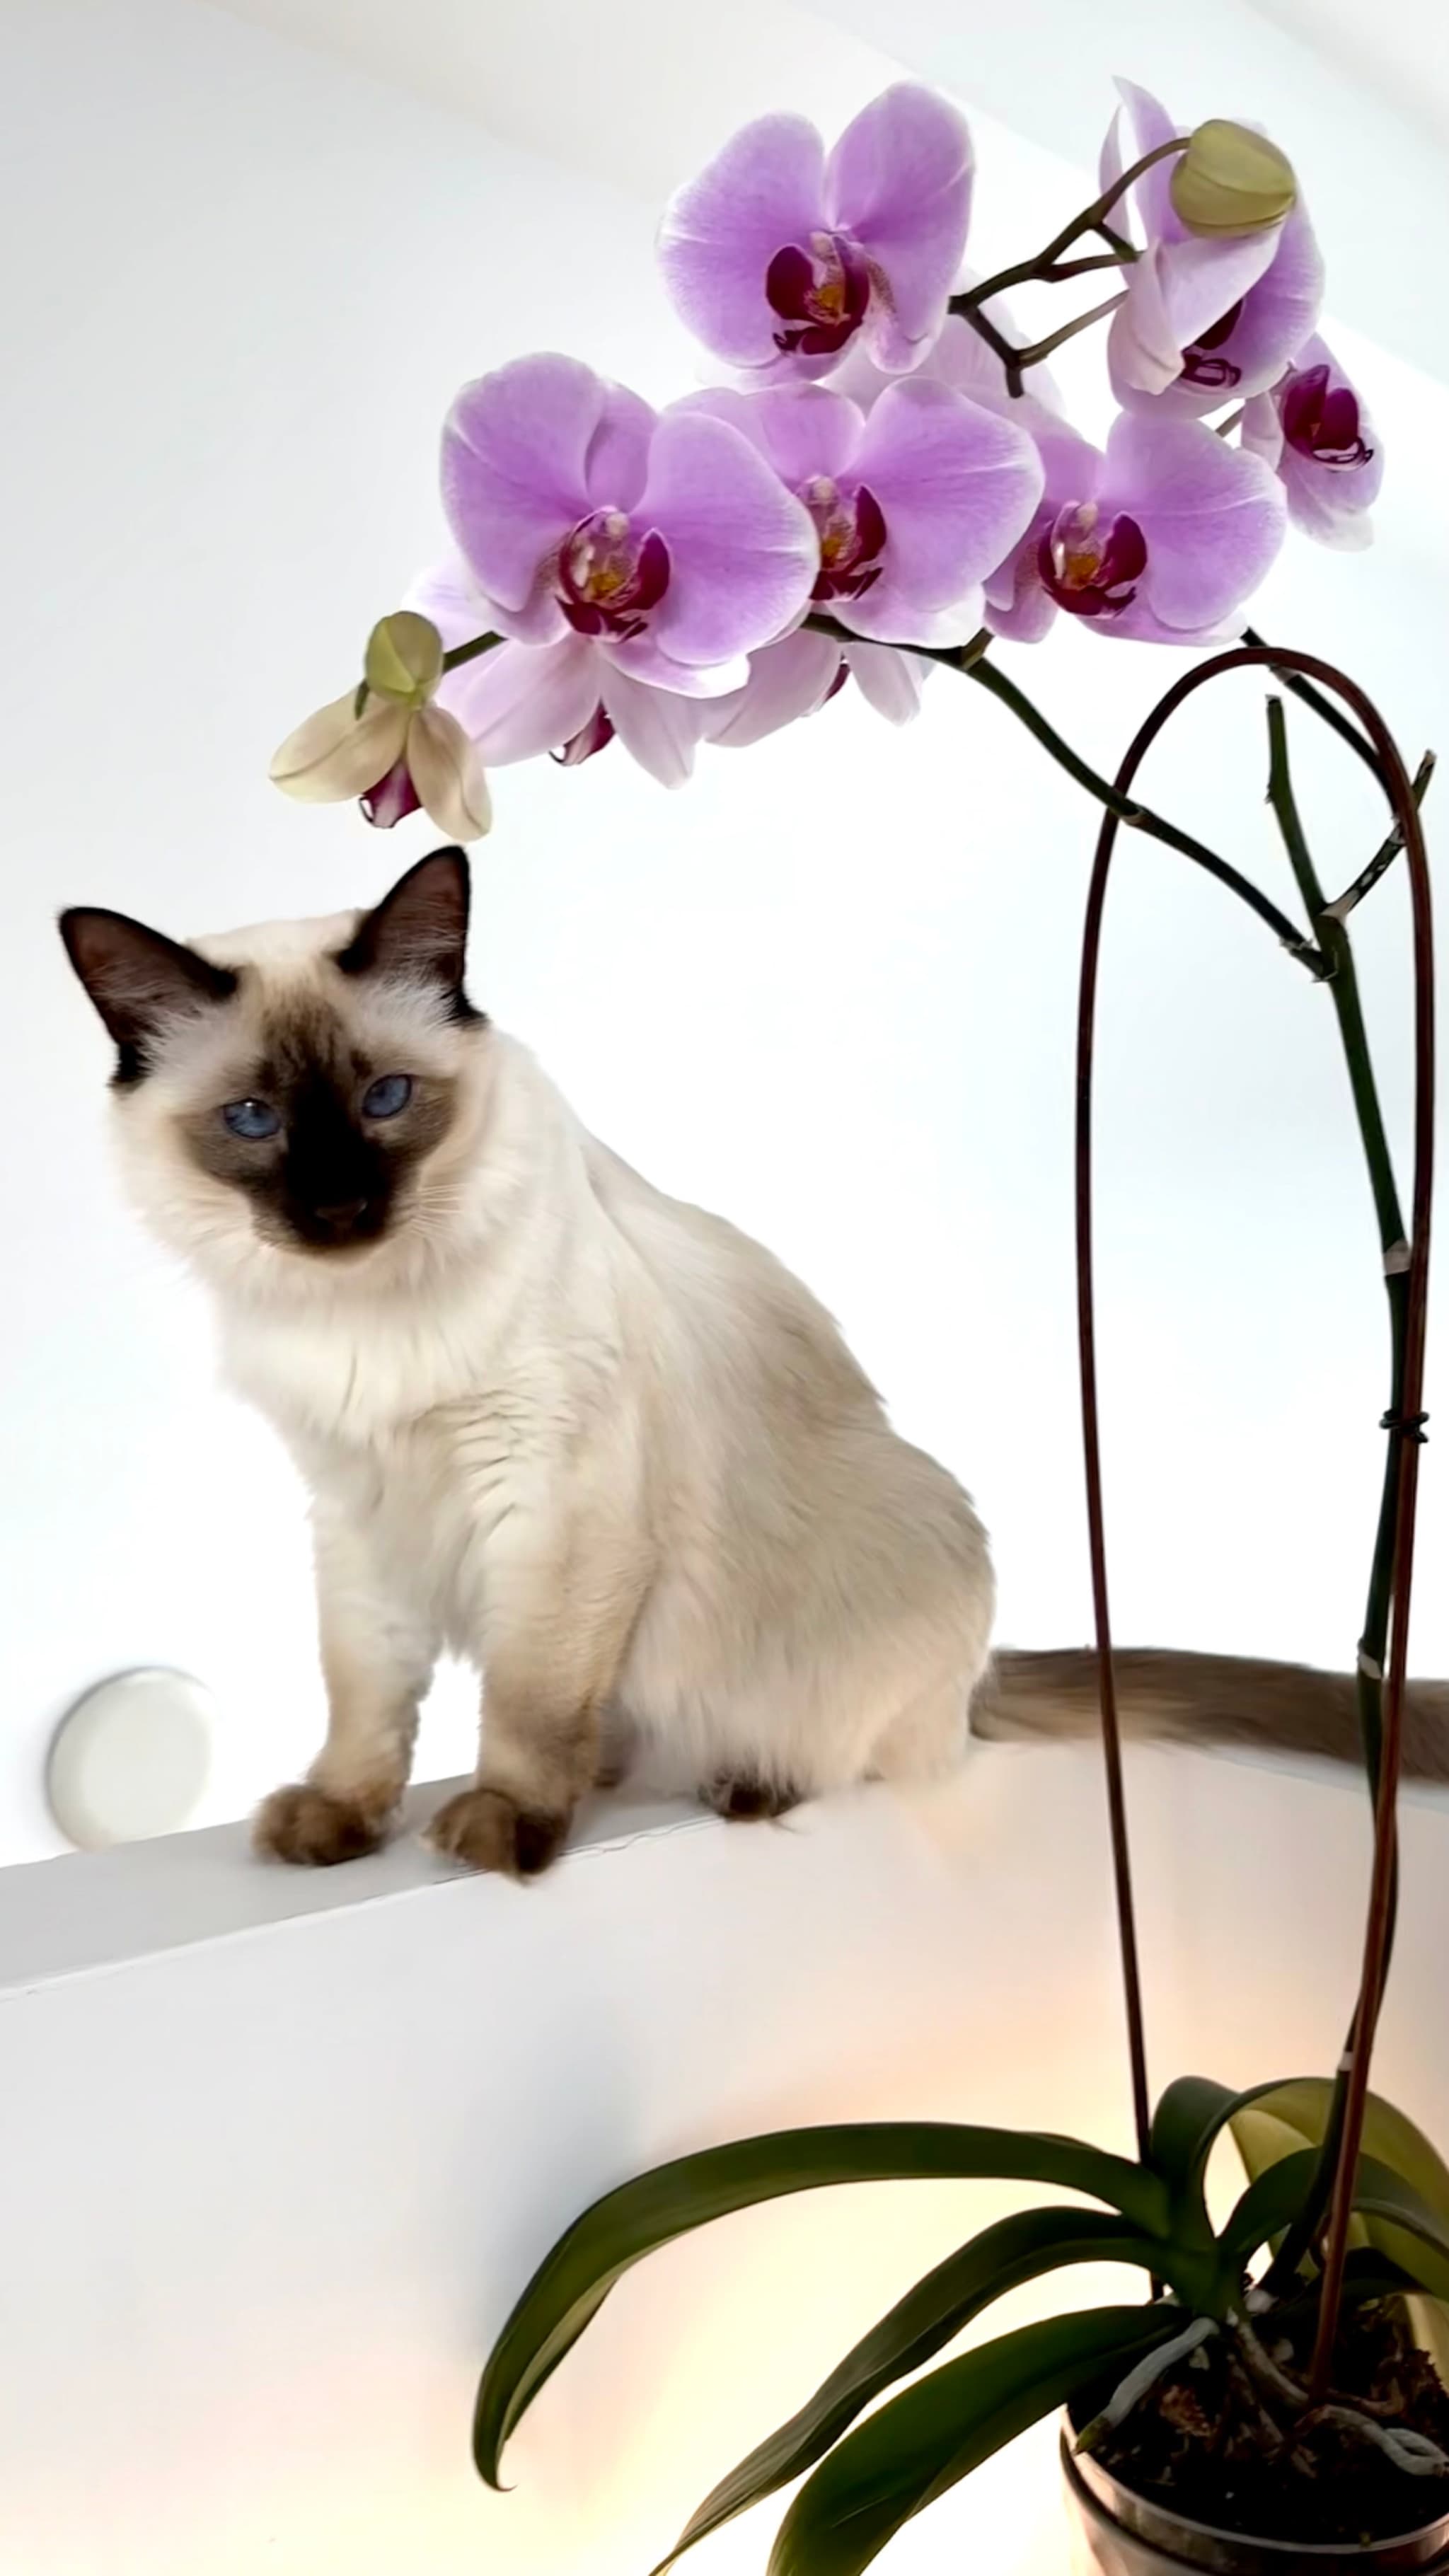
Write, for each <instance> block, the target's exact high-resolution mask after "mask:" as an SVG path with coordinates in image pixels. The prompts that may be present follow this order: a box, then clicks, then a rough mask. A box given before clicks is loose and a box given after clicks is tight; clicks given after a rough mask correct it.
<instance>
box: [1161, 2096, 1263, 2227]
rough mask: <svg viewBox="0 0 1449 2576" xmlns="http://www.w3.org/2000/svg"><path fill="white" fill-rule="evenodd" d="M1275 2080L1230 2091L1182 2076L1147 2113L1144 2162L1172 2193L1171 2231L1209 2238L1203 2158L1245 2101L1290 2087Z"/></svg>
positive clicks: (1242, 2110) (1243, 2110)
mask: <svg viewBox="0 0 1449 2576" xmlns="http://www.w3.org/2000/svg"><path fill="white" fill-rule="evenodd" d="M1292 2089H1293V2088H1292V2086H1291V2085H1285V2084H1283V2083H1282V2082H1277V2083H1274V2084H1271V2085H1267V2084H1255V2085H1253V2086H1251V2087H1250V2088H1249V2090H1248V2091H1247V2092H1246V2093H1234V2092H1232V2091H1230V2090H1229V2088H1228V2086H1227V2085H1225V2084H1215V2083H1214V2082H1213V2080H1212V2078H1211V2077H1210V2076H1206V2075H1183V2076H1180V2077H1179V2078H1178V2080H1177V2082H1176V2083H1175V2084H1169V2085H1168V2087H1167V2090H1166V2092H1165V2093H1164V2094H1163V2096H1162V2099H1161V2100H1160V2102H1159V2103H1158V2105H1157V2108H1156V2110H1155V2112H1154V2113H1153V2116H1152V2134H1151V2137H1150V2140H1149V2143H1148V2150H1147V2155H1148V2162H1149V2163H1150V2165H1151V2167H1152V2170H1153V2172H1154V2173H1157V2174H1160V2175H1161V2176H1162V2179H1163V2181H1164V2182H1165V2183H1166V2185H1167V2188H1168V2190H1169V2192H1170V2193H1171V2195H1172V2232H1173V2233H1174V2234H1175V2235H1183V2236H1186V2237H1189V2238H1191V2239H1192V2240H1193V2241H1194V2242H1196V2243H1199V2244H1201V2243H1204V2242H1206V2241H1208V2240H1210V2238H1211V2234H1212V2229H1211V2224H1210V2221H1209V2219H1208V2211H1207V2200H1206V2196H1205V2193H1204V2188H1203V2184H1204V2177H1205V2176H1206V2173H1207V2167H1208V2158H1209V2157H1210V2156H1211V2154H1212V2151H1213V2148H1214V2147H1215V2146H1216V2144H1217V2142H1218V2139H1219V2138H1220V2137H1221V2136H1222V2133H1223V2131H1224V2129H1225V2128H1228V2127H1230V2126H1231V2127H1233V2128H1234V2130H1236V2124H1237V2122H1238V2121H1239V2120H1240V2119H1241V2118H1243V2117H1244V2116H1245V2115H1246V2113H1247V2111H1248V2109H1249V2108H1250V2106H1251V2105H1252V2104H1253V2103H1255V2102H1258V2101H1259V2100H1261V2099H1262V2098H1263V2097H1264V2096H1265V2095H1267V2094H1277V2093H1282V2092H1288V2091H1291V2090H1292Z"/></svg>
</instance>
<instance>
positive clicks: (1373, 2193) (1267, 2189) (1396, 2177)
mask: <svg viewBox="0 0 1449 2576" xmlns="http://www.w3.org/2000/svg"><path fill="white" fill-rule="evenodd" d="M1317 2161H1318V2159H1317V2156H1316V2154H1315V2153H1314V2151H1313V2149H1312V2148H1310V2147H1302V2148H1300V2149H1299V2150H1298V2152H1297V2153H1296V2154H1295V2155H1291V2156H1284V2157H1282V2158H1281V2159H1280V2161H1279V2162H1278V2163H1277V2164H1275V2165H1270V2166H1269V2167H1268V2169H1267V2171H1266V2173H1262V2174H1260V2175H1259V2176H1258V2179H1257V2181H1256V2182H1254V2183H1250V2184H1249V2185H1248V2188H1247V2190H1246V2191H1245V2192H1244V2194H1243V2196H1242V2198H1241V2200H1240V2201H1239V2202H1238V2205H1237V2207H1236V2209H1235V2210H1234V2211H1233V2213H1232V2215H1231V2217H1230V2218H1229V2220H1228V2223H1227V2225H1226V2227H1225V2228H1224V2229H1223V2232H1222V2237H1221V2244H1222V2248H1223V2252H1224V2254H1225V2255H1226V2256H1227V2257H1228V2258H1229V2259H1230V2260H1231V2261H1233V2262H1234V2263H1239V2264H1241V2263H1247V2262H1248V2261H1250V2260H1251V2258H1252V2256H1253V2255H1254V2254H1255V2253H1256V2252H1257V2250H1258V2248H1259V2246H1260V2245H1266V2244H1267V2243H1268V2242H1269V2240H1270V2239H1271V2238H1272V2237H1274V2236H1276V2235H1277V2234H1278V2233H1279V2231H1280V2230H1281V2229H1282V2228H1284V2227H1286V2226H1288V2224H1289V2222H1290V2221H1291V2220H1292V2219H1293V2218H1295V2217H1296V2215H1297V2212H1298V2207H1299V2203H1300V2202H1301V2200H1302V2198H1303V2194H1304V2192H1305V2191H1306V2190H1307V2188H1308V2185H1309V2183H1310V2181H1311V2180H1312V2178H1313V2172H1314V2167H1315V2166H1316V2164H1317ZM1353 2205H1354V2208H1355V2209H1356V2210H1357V2211H1358V2212H1359V2213H1360V2214H1361V2215H1362V2216H1363V2217H1364V2218H1366V2219H1372V2220H1373V2221H1374V2222H1375V2227H1374V2239H1375V2243H1376V2245H1377V2246H1378V2250H1379V2251H1380V2252H1381V2253H1385V2254H1387V2255H1388V2256H1389V2257H1390V2259H1391V2260H1392V2261H1393V2262H1395V2263H1397V2264H1399V2265H1400V2266H1401V2268H1402V2269H1403V2270H1404V2271H1405V2272H1407V2273H1408V2274H1409V2276H1410V2278H1411V2279H1412V2280H1414V2281H1416V2282H1417V2283H1418V2285H1419V2287H1420V2288H1421V2289H1422V2290H1427V2291H1428V2292H1429V2294H1430V2296H1431V2297H1433V2298H1445V2297H1449V2224H1446V2222H1445V2221H1444V2220H1443V2219H1442V2218H1441V2217H1440V2216H1439V2215H1438V2212H1437V2211H1436V2210H1432V2209H1430V2208H1429V2207H1428V2206H1427V2204H1426V2203H1425V2202H1424V2201H1422V2200H1421V2199H1420V2197H1419V2194H1418V2193H1417V2192H1416V2191H1415V2190H1414V2188H1413V2186H1412V2185H1411V2184H1410V2183H1406V2182H1405V2181H1404V2179H1403V2177H1402V2175H1400V2174H1396V2173H1393V2172H1391V2171H1390V2168H1389V2167H1388V2166H1387V2165H1384V2164H1380V2163H1379V2161H1378V2159H1377V2157H1375V2156H1360V2158H1359V2163H1358V2177H1357V2180H1356V2182H1355V2185H1354V2194H1353ZM1390 2240H1392V2241H1390Z"/></svg>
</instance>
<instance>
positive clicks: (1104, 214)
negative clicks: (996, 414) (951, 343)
mask: <svg viewBox="0 0 1449 2576" xmlns="http://www.w3.org/2000/svg"><path fill="white" fill-rule="evenodd" d="M1188 140H1189V138H1188V137H1187V135H1185V134H1181V135H1175V136H1174V137H1173V139H1172V141H1171V142H1170V143H1159V144H1158V145H1157V147H1156V149H1155V150H1154V151H1152V152H1144V153H1143V155H1142V158H1141V160H1140V161H1134V162H1133V164H1132V167H1131V169H1130V170H1124V171H1123V173H1122V176H1121V177H1120V179H1114V180H1113V182H1112V185H1111V187H1110V188H1104V189H1103V191H1102V194H1101V195H1100V197H1094V198H1093V200H1092V203H1091V204H1090V206H1084V207H1083V208H1082V211H1081V213H1080V214H1079V215H1073V217H1072V219H1071V222H1070V223H1067V224H1064V225H1063V226H1062V229H1061V231H1060V232H1059V233H1058V234H1057V235H1056V236H1055V238H1054V239H1053V240H1051V241H1049V242H1048V243H1047V245H1046V247H1045V249H1044V250H1039V251H1038V252H1037V254H1036V257H1035V258H1034V259H1019V260H1017V261H1016V262H1015V263H1014V265H1013V266H1012V267H1010V268H999V269H998V270H997V272H996V275H995V276H994V277H987V278H983V280H982V282H981V284H980V285H979V286H971V287H968V288H967V289H966V290H965V292H964V293H963V294H961V295H953V296H952V298H951V308H950V309H951V311H952V312H953V313H959V315H960V316H961V319H962V321H963V322H969V323H970V325H971V328H972V330H973V331H974V332H976V333H977V335H978V337H979V338H981V339H983V340H984V341H985V342H986V345H987V347H988V349H990V350H991V351H992V352H993V353H994V355H995V356H996V357H998V358H999V359H1000V361H1001V364H1002V366H1003V367H1004V368H1005V370H1006V387H1007V391H1008V393H1011V394H1020V392H1021V391H1022V378H1023V376H1024V375H1025V373H1026V370H1027V369H1028V367H1037V366H1040V365H1041V362H1042V360H1043V359H1044V358H1049V357H1050V356H1051V354H1052V351H1053V350H1054V349H1059V348H1060V347H1061V346H1062V343H1063V342H1064V341H1066V340H1070V339H1072V338H1074V337H1075V335H1076V333H1077V332H1078V331H1086V330H1090V328H1091V326H1092V324H1093V323H1094V322H1100V321H1101V320H1102V318H1103V316H1104V315H1105V314H1108V313H1110V312H1112V311H1113V310H1114V308H1115V307H1116V306H1117V305H1118V304H1119V303H1120V302H1121V297H1120V296H1115V295H1114V296H1112V297H1111V298H1110V299H1109V301H1108V302H1107V303H1105V304H1099V305H1098V306H1097V308H1096V310H1095V311H1094V312H1091V313H1083V314H1080V315H1078V317H1077V319H1076V320H1075V321H1074V322H1064V323H1063V324H1062V326H1061V328H1060V329H1059V330H1057V331H1050V332H1048V333H1047V335H1046V337H1045V339H1042V340H1033V341H1032V342H1031V343H1030V345H1029V346H1028V347H1026V348H1022V349H1018V348H1015V347H1013V345H1012V343H1011V341H1010V340H1008V339H1007V337H1006V334H1005V333H1004V332H1003V331H1001V330H1000V329H998V327H997V325H996V324H995V323H994V322H992V321H991V320H990V319H989V318H988V316H987V314H986V312H985V311H984V309H983V308H984V307H985V306H986V305H988V304H989V303H990V302H991V300H992V298H993V296H997V295H1006V294H1008V293H1009V292H1010V290H1011V288H1012V287H1013V286H1032V285H1041V286H1059V285H1061V284H1062V283H1063V281H1064V280H1065V279H1068V278H1073V277H1081V276H1084V275H1085V274H1086V272H1087V271H1088V270H1089V269H1095V268H1126V267H1129V266H1130V265H1131V263H1132V261H1133V260H1135V259H1136V258H1137V257H1138V253H1137V250H1136V248H1135V246H1134V244H1133V243H1132V242H1130V241H1129V240H1128V239H1127V237H1126V235H1125V234H1123V233H1120V232H1118V231H1117V230H1116V228H1115V227H1114V226H1113V225H1112V224H1111V223H1109V222H1108V220H1107V219H1108V217H1109V215H1111V213H1112V212H1113V210H1114V208H1115V207H1116V206H1117V205H1118V204H1119V203H1120V201H1121V199H1122V198H1123V197H1125V196H1126V194H1127V191H1128V189H1129V188H1131V187H1132V186H1133V185H1134V184H1135V182H1136V181H1137V180H1138V179H1140V178H1141V176H1142V174H1143V172H1144V171H1145V170H1150V169H1151V168H1152V166H1153V164H1154V162H1157V161H1167V160H1170V159H1172V158H1173V157H1174V156H1175V155H1176V154H1178V153H1179V152H1185V151H1186V150H1187V146H1188ZM1089 233H1096V234H1097V236H1098V238H1099V239H1100V240H1102V241H1104V242H1105V243H1106V244H1107V249H1106V252H1105V254H1104V255H1102V256H1100V257H1096V258H1089V259H1071V260H1069V259H1068V258H1067V257H1066V253H1067V252H1068V251H1069V250H1071V249H1072V248H1073V247H1074V245H1075V244H1076V243H1077V242H1079V241H1084V240H1085V239H1086V237H1087V235H1088V234H1089Z"/></svg>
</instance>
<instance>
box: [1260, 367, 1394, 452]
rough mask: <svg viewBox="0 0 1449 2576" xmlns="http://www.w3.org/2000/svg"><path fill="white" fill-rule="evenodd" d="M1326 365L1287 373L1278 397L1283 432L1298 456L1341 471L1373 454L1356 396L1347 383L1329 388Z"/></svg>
mask: <svg viewBox="0 0 1449 2576" xmlns="http://www.w3.org/2000/svg"><path fill="white" fill-rule="evenodd" d="M1328 378H1329V370H1328V368H1327V366H1326V365H1324V366H1320V367H1305V369H1304V370H1303V373H1302V374H1301V375H1290V376H1289V378H1288V381H1287V383H1286V385H1285V386H1284V387H1283V390H1282V393H1281V394H1280V396H1279V418H1280V419H1281V421H1282V423H1283V435H1284V437H1285V438H1286V440H1287V441H1288V444H1289V446H1290V447H1294V448H1296V449H1297V451H1298V453H1299V455H1300V456H1311V457H1312V458H1313V460H1314V462H1315V463H1316V464H1318V465H1328V466H1332V467H1334V468H1336V469H1337V470H1338V471H1339V472H1344V471H1346V470H1348V469H1350V468H1351V467H1354V466H1358V465H1367V464H1368V462H1369V459H1370V458H1371V456H1372V455H1373V449H1372V448H1371V447H1370V446H1369V445H1368V443H1367V441H1366V439H1365V438H1364V435H1363V427H1362V423H1361V420H1360V417H1359V407H1358V396H1357V394H1356V393H1355V392H1354V391H1353V389H1352V387H1351V386H1350V385H1338V386H1336V387H1335V388H1334V390H1333V391H1332V392H1330V391H1329V383H1328Z"/></svg>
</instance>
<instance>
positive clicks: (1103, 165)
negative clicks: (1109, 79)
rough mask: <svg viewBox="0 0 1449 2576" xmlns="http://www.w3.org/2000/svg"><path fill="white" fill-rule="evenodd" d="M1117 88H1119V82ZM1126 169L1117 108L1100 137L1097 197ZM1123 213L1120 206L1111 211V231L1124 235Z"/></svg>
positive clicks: (1120, 111) (1113, 184) (1113, 186)
mask: <svg viewBox="0 0 1449 2576" xmlns="http://www.w3.org/2000/svg"><path fill="white" fill-rule="evenodd" d="M1118 87H1119V88H1120V87H1121V84H1120V82H1119V83H1118ZM1126 167H1127V164H1126V161H1125V160H1124V159H1123V156H1122V110H1121V108H1120V107H1117V108H1114V109H1113V111H1112V122H1111V124H1110V125H1109V126H1108V128H1107V131H1106V133H1105V134H1104V135H1103V137H1102V148H1101V151H1100V152H1099V153H1098V155H1097V194H1098V196H1099V197H1105V195H1106V194H1107V191H1108V189H1109V188H1115V187H1116V185H1117V182H1118V180H1119V179H1120V178H1121V176H1122V173H1123V171H1124V170H1125V169H1126ZM1123 213H1124V209H1123V207H1122V206H1121V205H1120V204H1118V205H1117V206H1115V207H1114V208H1113V210H1112V223H1113V229H1114V231H1116V232H1120V233H1125V232H1127V231H1128V230H1129V226H1128V225H1127V224H1126V223H1124V222H1123V220H1122V217H1123Z"/></svg>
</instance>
